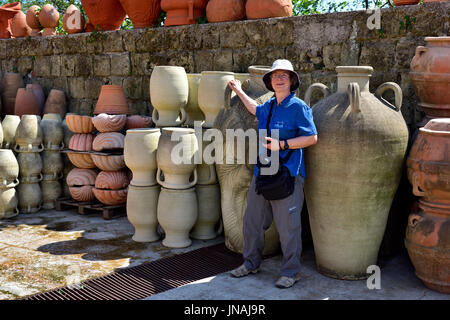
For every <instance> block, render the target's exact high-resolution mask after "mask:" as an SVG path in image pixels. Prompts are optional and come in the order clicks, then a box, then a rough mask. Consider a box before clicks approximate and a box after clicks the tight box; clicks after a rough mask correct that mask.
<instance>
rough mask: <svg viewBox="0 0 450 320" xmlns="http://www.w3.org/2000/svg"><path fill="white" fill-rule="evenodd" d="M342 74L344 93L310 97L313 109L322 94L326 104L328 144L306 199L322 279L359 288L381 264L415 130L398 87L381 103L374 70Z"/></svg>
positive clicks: (321, 106) (318, 154) (319, 154)
mask: <svg viewBox="0 0 450 320" xmlns="http://www.w3.org/2000/svg"><path fill="white" fill-rule="evenodd" d="M336 71H337V92H336V93H334V94H332V95H330V90H329V89H328V88H327V87H326V86H324V85H323V84H313V85H311V86H310V87H309V88H308V90H307V91H306V94H305V102H306V104H308V105H310V97H311V94H312V92H313V91H314V90H315V89H318V90H320V91H321V92H323V93H325V96H326V97H325V98H323V99H322V100H320V101H319V102H318V103H316V104H315V105H314V106H313V107H312V114H313V117H314V122H315V125H316V128H317V131H318V132H319V133H320V134H319V135H320V138H319V141H318V142H317V144H315V145H314V146H310V147H308V148H306V151H305V166H306V175H307V177H308V178H307V179H306V182H305V197H306V203H307V205H308V213H309V220H310V225H311V233H312V238H313V243H314V252H315V255H316V264H317V268H318V270H319V272H320V273H322V274H324V275H326V276H329V277H333V278H338V279H349V280H357V279H364V278H367V277H368V274H367V267H368V266H370V265H376V264H377V257H378V251H379V248H380V245H381V241H382V239H383V235H384V231H385V228H386V222H387V218H388V214H389V210H390V207H391V204H392V201H393V198H394V195H395V192H396V191H397V188H398V185H399V182H400V178H401V174H402V167H403V163H404V159H405V155H406V148H407V144H408V128H407V126H406V123H405V120H404V118H403V116H402V113H401V110H400V108H401V105H402V91H401V89H400V87H399V86H398V85H397V84H395V83H393V82H386V83H383V84H381V85H380V86H379V87H378V88H377V90H376V92H375V94H376V95H374V94H372V93H371V92H370V91H369V79H370V76H371V74H372V72H373V68H372V67H369V66H348V67H347V66H346V67H336ZM387 90H392V91H393V93H394V95H395V105H391V104H390V103H389V102H387V101H386V100H384V99H383V98H382V95H383V93H384V92H385V91H387ZM369 181H370V183H368V182H369ZM349 235H351V236H349Z"/></svg>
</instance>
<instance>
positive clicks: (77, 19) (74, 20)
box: [63, 4, 86, 34]
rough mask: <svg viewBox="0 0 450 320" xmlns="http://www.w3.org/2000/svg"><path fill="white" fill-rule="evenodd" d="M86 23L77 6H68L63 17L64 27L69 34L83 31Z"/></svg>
mask: <svg viewBox="0 0 450 320" xmlns="http://www.w3.org/2000/svg"><path fill="white" fill-rule="evenodd" d="M85 23H86V22H85V20H84V16H83V14H82V13H81V11H80V9H79V8H78V7H77V6H74V5H73V4H71V5H70V6H68V7H67V9H66V12H65V13H64V17H63V28H64V30H66V32H67V33H68V34H74V33H80V32H83V31H84V25H85Z"/></svg>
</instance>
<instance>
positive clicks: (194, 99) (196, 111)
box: [184, 73, 205, 128]
mask: <svg viewBox="0 0 450 320" xmlns="http://www.w3.org/2000/svg"><path fill="white" fill-rule="evenodd" d="M201 77H202V75H201V74H200V73H188V74H187V78H188V84H189V95H188V102H187V104H186V107H185V111H186V121H185V122H184V126H188V127H191V128H192V127H193V126H194V121H203V120H205V115H204V114H203V112H202V110H200V108H199V106H198V86H199V85H200V79H201Z"/></svg>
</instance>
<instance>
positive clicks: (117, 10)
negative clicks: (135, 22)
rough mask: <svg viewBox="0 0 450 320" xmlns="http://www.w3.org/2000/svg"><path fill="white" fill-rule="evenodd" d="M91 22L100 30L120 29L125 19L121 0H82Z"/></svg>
mask: <svg viewBox="0 0 450 320" xmlns="http://www.w3.org/2000/svg"><path fill="white" fill-rule="evenodd" d="M81 4H82V5H83V9H84V11H85V12H86V14H87V16H88V17H89V22H90V23H91V24H92V25H93V27H94V28H98V29H99V30H102V29H104V30H105V31H108V30H119V29H120V26H121V25H122V23H123V21H124V20H125V16H126V13H125V10H124V9H123V7H122V5H121V4H120V1H119V0H81Z"/></svg>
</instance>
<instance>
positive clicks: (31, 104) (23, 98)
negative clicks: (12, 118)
mask: <svg viewBox="0 0 450 320" xmlns="http://www.w3.org/2000/svg"><path fill="white" fill-rule="evenodd" d="M14 114H15V115H17V116H23V115H24V114H35V115H38V116H39V115H40V114H41V110H40V109H39V105H38V102H37V100H36V97H35V96H34V93H33V90H32V89H31V88H19V89H18V90H17V96H16V103H15V106H14Z"/></svg>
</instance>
